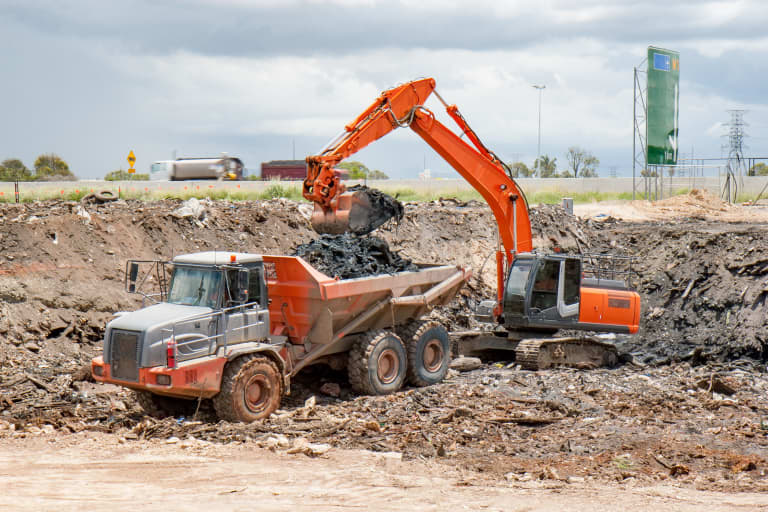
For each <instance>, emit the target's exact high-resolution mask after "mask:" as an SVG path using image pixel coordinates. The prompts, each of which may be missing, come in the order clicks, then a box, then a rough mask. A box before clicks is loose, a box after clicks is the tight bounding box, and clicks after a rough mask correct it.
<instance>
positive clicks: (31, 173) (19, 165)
mask: <svg viewBox="0 0 768 512" xmlns="http://www.w3.org/2000/svg"><path fill="white" fill-rule="evenodd" d="M75 179H77V178H76V177H75V175H74V174H72V171H71V170H69V164H67V162H65V161H64V160H63V159H62V158H61V157H60V156H59V155H57V154H55V153H44V154H42V155H40V156H38V157H37V158H36V159H35V166H34V168H32V169H28V168H27V166H26V165H24V162H22V161H21V160H20V159H18V158H7V159H5V160H3V161H2V163H0V181H71V180H75Z"/></svg>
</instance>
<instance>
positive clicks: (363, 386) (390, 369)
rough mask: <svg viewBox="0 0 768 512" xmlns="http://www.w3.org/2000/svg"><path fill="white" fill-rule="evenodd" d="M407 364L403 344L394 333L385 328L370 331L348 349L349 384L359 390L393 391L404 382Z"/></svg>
mask: <svg viewBox="0 0 768 512" xmlns="http://www.w3.org/2000/svg"><path fill="white" fill-rule="evenodd" d="M407 366H408V356H407V355H406V352H405V346H404V345H403V342H402V340H400V338H398V337H397V335H395V334H394V333H391V332H388V331H380V330H377V331H370V332H368V333H366V334H365V335H364V336H363V337H362V338H361V339H360V340H358V342H357V343H355V345H354V346H353V347H352V350H351V351H350V352H349V363H348V365H347V373H348V374H349V383H350V384H351V385H352V388H353V389H354V390H355V391H357V392H359V393H365V394H368V395H386V394H389V393H394V392H395V391H397V390H398V389H400V388H401V387H402V385H403V382H404V381H405V372H406V368H407Z"/></svg>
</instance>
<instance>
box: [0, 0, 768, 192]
mask: <svg viewBox="0 0 768 512" xmlns="http://www.w3.org/2000/svg"><path fill="white" fill-rule="evenodd" d="M766 18H768V11H766V10H765V9H762V6H761V4H760V3H758V2H745V1H739V2H705V3H700V2H695V1H693V0H684V1H682V2H677V3H675V4H674V5H670V4H669V3H668V2H660V1H658V0H651V1H649V2H643V3H642V4H638V3H637V2H629V1H613V2H606V1H598V0H585V1H583V2H580V3H579V4H578V5H575V4H573V2H569V1H565V0H549V1H544V2H541V3H538V4H534V3H530V2H522V1H506V2H501V1H495V2H494V1H490V0H476V1H475V2H472V8H471V9H469V8H468V7H467V3H466V2H465V1H459V0H439V1H438V0H418V1H417V0H400V1H392V0H390V1H387V2H384V1H382V0H361V1H356V0H311V1H299V0H285V1H245V0H220V1H213V0H158V1H154V2H149V1H144V0H131V1H126V2H119V3H104V2H101V1H97V0H83V1H73V0H58V1H53V0H49V1H37V2H29V1H14V0H6V1H5V2H3V3H2V5H0V47H2V48H5V49H6V50H4V51H3V52H2V53H0V63H1V64H3V66H4V71H6V76H9V77H12V78H11V79H7V80H5V81H4V82H3V83H0V95H2V96H1V97H3V98H9V99H10V101H8V105H7V107H6V108H5V109H4V112H3V114H4V119H5V124H4V125H3V126H0V158H4V157H9V156H23V157H24V158H25V161H29V160H31V159H34V156H36V155H37V154H39V153H41V152H43V151H50V150H54V151H58V152H60V153H62V154H63V155H64V156H65V157H66V156H68V157H69V158H70V160H71V163H73V168H75V169H76V170H77V172H79V173H80V174H81V175H85V176H92V177H96V176H102V175H103V174H104V173H105V172H106V171H109V170H112V168H114V167H117V166H119V165H121V164H122V163H123V159H124V154H123V153H127V149H128V147H129V146H130V147H135V148H139V151H140V162H145V163H146V160H149V161H151V160H152V159H160V158H167V157H168V155H169V153H170V152H171V150H172V149H174V148H176V149H179V148H181V149H182V150H183V151H184V153H185V154H186V155H188V156H190V153H191V154H192V156H194V153H196V152H206V153H218V152H220V151H224V150H226V151H229V152H230V153H233V154H240V155H248V158H249V159H250V160H249V161H247V162H246V163H248V164H249V166H251V167H257V163H258V162H259V161H262V160H269V159H272V158H285V157H286V151H288V148H291V147H292V144H293V141H296V143H297V146H299V148H301V149H300V154H301V156H305V155H306V154H307V153H308V152H311V151H315V150H316V149H318V148H319V147H320V146H321V145H322V143H324V142H325V141H326V140H328V139H330V138H331V137H332V136H333V135H335V134H336V133H338V132H339V130H341V128H342V127H343V126H344V124H346V123H347V122H349V121H350V120H351V119H352V118H354V117H355V116H356V115H357V114H358V113H359V112H360V111H362V109H363V108H365V107H366V106H367V105H368V104H370V102H371V101H373V99H374V98H375V97H376V96H377V95H378V94H379V92H381V90H383V89H385V88H388V87H391V86H394V85H396V84H398V83H401V82H403V81H406V80H410V79H413V78H418V77H422V76H434V77H436V79H437V83H438V90H439V91H440V93H441V94H442V95H443V97H444V98H445V99H446V100H447V101H449V102H452V103H456V104H457V105H458V106H459V108H460V109H461V110H462V112H463V113H464V115H465V116H466V117H467V119H468V120H469V122H470V124H471V125H472V126H473V128H474V129H475V130H476V131H477V132H478V133H479V134H480V135H481V137H483V139H484V140H485V141H486V142H487V143H488V144H489V145H490V146H491V147H493V148H494V149H495V150H496V151H497V152H498V153H499V154H500V155H502V156H503V157H504V158H509V159H523V160H526V161H528V162H531V161H532V160H533V158H534V157H535V152H536V139H537V137H536V136H537V117H538V94H537V92H536V91H535V90H534V89H532V88H531V84H534V83H543V84H546V86H547V88H546V89H545V90H544V92H543V95H542V115H541V117H542V152H544V153H548V154H550V155H552V156H558V157H561V156H562V154H563V152H564V151H565V149H566V148H567V147H568V146H570V145H580V146H583V147H585V148H587V149H590V150H592V151H593V152H594V153H595V154H597V155H598V156H599V157H600V158H601V161H603V162H604V164H605V165H606V166H608V165H618V166H620V169H622V170H626V169H627V168H628V167H629V165H631V160H630V157H629V156H627V155H629V154H631V142H632V140H631V137H632V94H633V93H632V68H633V67H634V66H637V65H639V64H640V62H641V60H643V58H644V56H645V54H646V47H647V46H648V44H650V43H653V44H655V45H659V46H666V47H670V48H675V49H678V50H680V52H681V66H682V67H681V91H682V93H681V145H682V146H683V150H685V148H686V147H688V146H691V145H695V146H696V147H697V148H701V151H702V152H704V151H710V152H712V153H718V154H719V144H720V140H719V134H716V133H714V132H712V127H713V126H715V125H716V123H718V122H721V121H723V120H726V119H727V114H726V113H725V110H726V109H728V108H733V107H735V106H742V105H745V106H747V107H748V109H749V110H750V113H749V114H748V116H747V120H748V121H751V120H752V119H754V120H755V122H754V123H752V125H751V126H750V130H752V132H753V135H754V139H753V141H754V146H755V148H754V149H755V151H760V150H763V152H765V149H768V148H764V147H763V146H764V145H765V144H766V140H768V139H766V138H765V137H764V136H763V135H764V133H765V130H766V128H767V127H766V126H765V124H764V123H762V121H760V119H761V118H764V117H765V115H764V114H765V113H766V104H765V98H764V94H763V92H762V86H761V84H762V83H764V82H765V80H766V78H768V64H767V63H768V59H766V53H768V37H766V36H764V35H763V34H764V26H765V25H766V21H768V20H767V19H766ZM428 106H429V107H430V108H432V109H434V110H436V111H438V112H439V111H441V109H442V107H441V105H440V104H439V103H438V102H436V101H430V102H429V104H428ZM440 115H441V116H442V119H443V120H444V121H445V122H449V120H448V119H447V118H446V117H445V116H444V115H442V113H440ZM750 116H752V118H750ZM380 148H381V149H380ZM425 151H430V150H426V149H425V147H424V144H423V142H422V141H420V140H418V138H417V137H416V136H415V135H414V134H412V133H409V132H408V131H407V130H399V131H398V132H397V133H395V134H393V135H390V136H389V137H387V140H386V141H382V142H380V143H377V144H376V145H373V146H371V147H370V148H369V149H366V150H365V151H364V153H362V154H361V155H359V156H360V158H367V159H371V165H370V166H371V167H379V168H383V169H384V170H385V171H387V172H389V173H390V174H392V175H395V176H397V175H398V174H399V170H400V169H402V173H403V174H405V173H408V172H411V170H413V168H414V166H415V167H419V166H422V165H423V156H424V153H425ZM698 151H699V150H698V149H697V152H698ZM138 154H139V153H137V155H138ZM430 158H434V159H435V161H434V162H433V163H430V164H429V165H430V167H432V168H433V170H435V171H436V172H438V171H440V169H441V166H442V169H443V170H444V171H446V172H449V173H450V172H451V171H450V170H449V169H448V168H447V165H446V164H444V163H442V162H439V161H438V160H437V157H436V156H432V157H430ZM144 159H146V160H144ZM404 162H407V163H404ZM406 167H407V169H406Z"/></svg>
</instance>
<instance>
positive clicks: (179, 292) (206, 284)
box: [168, 266, 222, 308]
mask: <svg viewBox="0 0 768 512" xmlns="http://www.w3.org/2000/svg"><path fill="white" fill-rule="evenodd" d="M221 291H222V279H221V271H220V270H215V269H207V268H197V267H180V266H177V267H175V268H174V270H173V277H172V278H171V288H170V290H169V292H168V302H170V303H172V304H183V305H185V306H204V307H208V308H216V307H218V306H219V298H220V295H221Z"/></svg>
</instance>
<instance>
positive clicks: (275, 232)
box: [0, 200, 768, 492]
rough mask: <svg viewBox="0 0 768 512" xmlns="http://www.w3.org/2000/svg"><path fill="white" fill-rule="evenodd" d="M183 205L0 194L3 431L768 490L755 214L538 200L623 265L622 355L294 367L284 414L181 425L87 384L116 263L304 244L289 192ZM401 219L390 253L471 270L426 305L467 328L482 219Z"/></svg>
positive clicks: (767, 268)
mask: <svg viewBox="0 0 768 512" xmlns="http://www.w3.org/2000/svg"><path fill="white" fill-rule="evenodd" d="M182 205H183V204H182V202H181V201H171V200H167V201H157V202H147V203H144V202H138V201H114V202H109V203H105V204H82V203H76V202H70V201H49V202H45V203H26V204H19V205H16V204H0V225H2V233H0V236H1V237H2V238H1V239H2V245H3V252H2V255H0V439H2V438H21V437H32V436H41V437H45V436H51V437H54V436H64V435H68V434H70V433H76V432H89V431H90V432H94V431H98V432H107V433H113V434H114V435H115V436H117V437H118V438H119V439H121V440H124V442H125V443H145V442H150V441H151V442H157V443H165V442H166V441H167V440H169V439H172V440H173V441H172V442H173V444H171V445H169V446H172V447H174V448H176V447H178V449H180V450H181V449H190V447H193V446H197V445H199V444H204V443H253V444H254V445H260V446H265V447H271V448H272V449H274V450H276V451H279V452H280V453H285V452H287V451H288V450H289V449H291V448H292V447H294V446H297V447H298V446H305V448H304V450H308V451H301V450H300V451H299V452H298V453H309V455H310V456H312V455H313V454H314V455H318V454H320V453H329V452H327V451H326V452H323V450H325V446H323V445H327V446H329V447H330V450H336V449H347V448H352V449H365V450H369V451H375V452H377V453H381V454H394V455H391V456H392V457H398V458H399V457H402V458H403V459H406V460H407V459H412V458H426V459H430V460H432V459H434V460H436V461H439V463H440V464H448V465H452V466H455V467H458V468H461V470H462V471H465V472H467V474H470V475H475V477H473V478H480V476H481V475H482V478H487V479H497V480H502V481H504V480H505V478H507V479H508V480H509V481H514V482H528V481H535V480H538V478H539V477H540V476H541V475H542V474H543V475H544V476H545V477H546V481H548V482H551V483H552V484H555V483H557V484H559V485H566V484H567V483H570V482H579V481H585V482H591V481H598V482H626V481H628V480H632V479H634V481H638V482H641V483H647V484H653V483H655V482H658V481H661V480H664V479H668V478H672V477H673V478H675V485H680V486H689V487H695V488H698V489H708V490H713V491H725V492H737V491H754V492H768V483H767V482H766V478H765V471H766V469H767V468H766V463H767V461H768V374H767V373H766V368H765V357H766V355H765V354H766V353H767V352H766V350H765V347H766V343H767V341H766V336H765V335H764V331H765V328H764V323H765V320H764V319H765V307H766V306H765V303H766V299H768V292H767V291H766V289H767V287H766V284H765V281H766V279H768V262H767V261H765V258H764V257H763V256H761V254H765V253H768V241H766V240H765V237H764V236H763V230H762V226H760V225H755V224H749V223H747V222H746V221H741V222H737V223H718V222H703V221H701V220H699V219H691V218H685V217H674V218H669V219H667V220H665V221H651V222H648V221H644V222H624V221H619V220H617V219H615V218H604V219H602V220H601V221H595V220H581V219H579V218H577V217H573V216H570V215H567V214H565V213H564V212H563V211H562V210H559V209H558V208H557V207H549V206H546V207H534V208H532V213H531V218H532V222H533V226H534V233H535V236H536V237H539V238H541V239H542V240H543V241H544V242H545V244H544V245H543V246H542V247H543V249H545V250H546V249H547V248H551V247H553V246H556V247H560V248H561V249H563V250H567V251H573V252H576V251H584V252H619V253H626V254H629V255H633V256H635V257H636V262H637V266H636V269H635V270H636V271H637V277H636V279H637V281H638V284H639V290H640V292H641V294H642V295H643V301H644V304H645V305H644V309H643V317H642V319H641V328H640V329H641V332H640V334H639V335H637V336H635V337H624V336H618V337H617V338H616V340H615V342H616V344H617V345H618V346H619V348H620V351H621V352H622V354H623V355H624V356H629V359H631V360H632V361H633V363H629V364H624V365H622V366H619V367H618V368H616V369H596V370H589V371H580V370H574V369H550V370H546V371H541V372H530V371H526V370H521V369H519V368H518V367H517V366H516V365H515V364H514V362H513V361H512V360H511V356H508V357H509V359H507V360H503V359H502V360H499V358H498V356H497V358H496V359H495V360H494V362H493V364H487V363H486V364H481V366H480V367H479V368H477V369H475V370H474V371H468V372H466V373H456V372H451V375H452V376H451V377H449V379H448V380H447V381H446V382H445V383H443V384H439V385H436V386H431V387H425V388H406V389H405V390H403V391H402V392H400V393H397V394H394V395H389V396H384V397H373V396H356V395H355V394H354V392H353V391H352V390H351V388H350V386H349V384H348V383H347V381H346V375H345V374H343V373H338V372H333V371H331V370H328V369H325V368H324V367H322V366H317V367H314V368H312V367H310V368H307V369H306V370H305V371H304V372H302V373H301V374H300V375H299V376H298V379H297V380H295V381H294V382H293V383H292V393H291V396H290V397H289V398H288V399H287V400H286V403H285V404H284V409H282V410H278V412H277V413H276V414H274V415H273V416H272V417H271V418H270V419H268V420H265V421H263V422H256V423H253V424H249V425H243V424H234V423H226V422H216V420H215V418H214V416H213V414H212V412H211V405H210V403H208V402H207V401H205V400H203V401H201V402H200V404H199V407H197V405H198V404H197V403H195V407H194V409H197V411H196V412H195V411H194V410H193V411H192V412H190V413H189V414H186V413H185V415H184V416H183V417H182V416H175V417H170V416H168V417H152V416H146V415H145V414H144V413H143V411H142V410H141V409H140V408H139V406H138V404H137V403H136V401H135V399H134V397H133V395H132V394H130V393H128V392H127V391H126V390H124V389H123V388H120V387H116V386H107V385H100V384H95V383H93V382H90V381H89V375H90V368H89V362H90V359H91V358H92V357H94V356H95V355H97V354H98V353H99V352H100V350H101V337H102V336H103V326H104V325H105V324H106V322H107V321H108V320H109V319H110V318H111V317H112V314H113V313H114V312H116V311H124V310H133V309H137V308H138V307H139V306H140V304H141V298H140V297H138V298H137V297H136V296H130V295H126V294H125V293H124V292H123V284H122V275H123V271H124V268H125V260H126V259H128V258H129V257H136V258H142V259H155V258H163V259H169V258H171V257H172V256H173V254H179V253H183V252H195V251H203V250H212V249H216V248H219V249H221V248H226V249H230V250H233V251H238V252H262V253H266V254H288V253H291V252H292V251H293V250H294V248H295V247H296V245H297V243H298V242H299V241H306V240H310V239H313V238H315V237H316V235H315V234H314V233H313V231H312V230H311V228H310V226H309V222H308V221H307V219H306V217H305V216H302V215H301V213H300V211H301V206H300V205H299V204H297V203H294V202H291V201H285V200H272V201H259V202H243V203H234V202H227V201H216V202H212V203H211V204H209V205H207V206H206V213H205V219H206V225H207V227H205V226H203V227H201V226H199V225H197V224H195V223H194V222H191V221H190V218H176V217H173V216H170V215H168V212H172V211H174V210H176V209H177V208H179V207H180V206H182ZM78 206H82V208H83V209H84V210H85V211H87V213H88V214H89V215H90V217H91V221H90V223H88V224H86V223H84V222H83V220H82V219H83V217H82V215H81V212H80V211H79V210H78ZM737 208H738V207H731V208H729V210H728V212H727V213H728V214H729V215H734V212H733V211H734V210H735V209H737ZM405 210H406V216H405V217H404V218H403V220H402V221H401V223H400V225H399V226H389V227H386V228H384V229H383V230H381V231H380V232H379V236H380V238H381V239H383V240H385V241H386V242H387V244H388V247H389V250H390V251H391V252H393V253H395V254H396V255H398V256H399V257H401V258H403V259H407V260H411V261H416V262H420V263H421V262H433V263H434V262H439V263H456V264H463V265H468V266H471V267H472V268H473V270H474V277H473V279H472V281H471V283H470V286H469V287H467V288H466V289H465V290H463V292H462V294H461V295H460V296H459V297H458V298H457V300H456V301H455V302H454V303H453V304H451V305H448V306H447V307H445V308H439V309H436V310H435V311H433V312H432V315H433V317H434V318H435V319H437V320H439V321H440V322H442V323H444V324H445V325H446V326H448V328H449V329H450V330H467V329H470V328H472V327H473V326H477V323H476V322H477V321H476V319H474V318H473V317H472V316H471V315H470V314H469V313H468V312H469V310H470V308H471V307H472V306H474V305H475V304H477V303H478V302H479V301H480V300H482V299H486V298H491V297H492V294H491V291H492V290H493V289H495V269H494V268H493V266H494V262H493V254H494V251H495V248H496V242H495V228H494V223H493V217H492V215H491V213H490V211H489V210H488V208H487V207H485V206H483V205H481V204H475V203H471V202H470V203H468V204H463V203H462V204H455V203H454V202H451V201H443V204H441V203H439V202H433V203H419V204H406V205H405ZM372 248H373V249H375V246H374V247H372ZM380 252H381V251H380ZM384 259H386V258H384ZM329 275H331V274H329ZM654 311H656V313H653V312H654ZM652 313H653V314H652ZM501 357H502V358H503V357H504V356H501ZM623 360H625V361H626V360H628V359H626V358H625V359H623ZM481 363H482V362H481ZM473 364H477V362H474V363H473ZM333 384H335V386H334V385H333ZM337 387H338V388H337ZM337 391H338V394H337ZM313 397H314V398H313ZM174 438H175V439H174ZM297 439H304V440H305V441H306V445H305V444H304V441H296V440H297ZM308 446H313V448H306V447H308ZM317 446H320V448H318V447H317ZM185 447H186V448H185ZM626 454H629V456H628V457H627V456H625V455H626ZM389 456H390V455H387V457H389ZM660 460H663V461H664V462H665V463H666V465H664V464H662V463H661V462H659V461H660ZM545 468H551V469H553V470H555V471H554V473H553V472H546V471H545ZM507 475H509V476H508V477H507ZM553 477H554V478H555V479H554V480H552V478H553Z"/></svg>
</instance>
